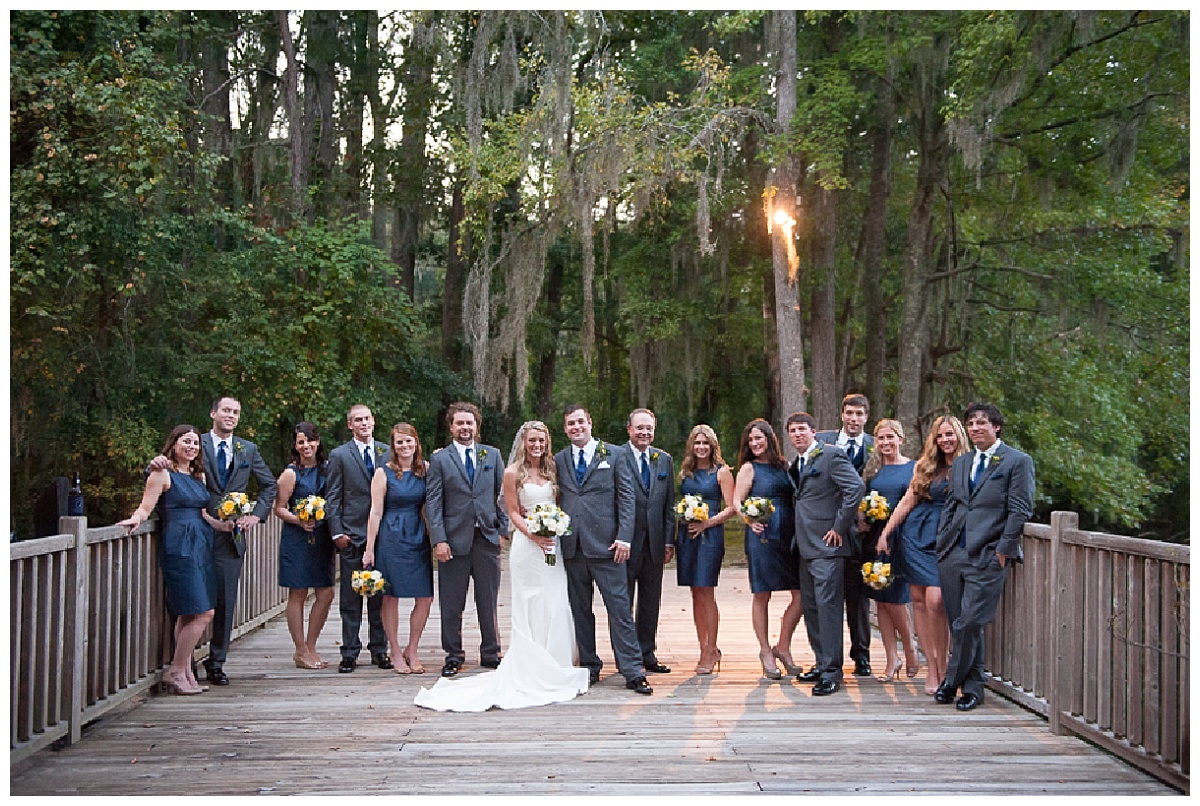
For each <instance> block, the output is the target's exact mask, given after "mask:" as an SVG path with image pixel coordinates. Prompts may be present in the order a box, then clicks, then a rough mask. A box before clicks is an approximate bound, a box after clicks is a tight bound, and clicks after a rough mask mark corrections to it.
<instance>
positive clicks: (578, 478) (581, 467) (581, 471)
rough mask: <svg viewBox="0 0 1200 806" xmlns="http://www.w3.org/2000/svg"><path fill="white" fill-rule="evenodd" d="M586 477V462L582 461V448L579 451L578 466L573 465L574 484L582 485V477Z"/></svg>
mask: <svg viewBox="0 0 1200 806" xmlns="http://www.w3.org/2000/svg"><path fill="white" fill-rule="evenodd" d="M586 475H587V462H585V461H583V448H580V449H579V464H577V465H575V482H576V483H577V484H583V477H584V476H586Z"/></svg>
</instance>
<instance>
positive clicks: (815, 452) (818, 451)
mask: <svg viewBox="0 0 1200 806" xmlns="http://www.w3.org/2000/svg"><path fill="white" fill-rule="evenodd" d="M824 452H825V451H823V450H821V449H820V448H816V449H814V450H813V452H812V453H810V454H809V458H810V459H816V458H817V457H818V456H820V455H821V454H823V453H824Z"/></svg>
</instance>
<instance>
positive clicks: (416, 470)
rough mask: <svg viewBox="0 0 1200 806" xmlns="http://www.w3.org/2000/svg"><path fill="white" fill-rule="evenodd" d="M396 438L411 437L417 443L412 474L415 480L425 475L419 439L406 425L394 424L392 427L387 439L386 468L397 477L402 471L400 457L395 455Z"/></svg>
mask: <svg viewBox="0 0 1200 806" xmlns="http://www.w3.org/2000/svg"><path fill="white" fill-rule="evenodd" d="M396 437H412V438H413V439H415V440H416V441H417V450H416V451H415V452H414V453H413V458H412V474H413V475H414V476H416V477H417V478H422V477H424V475H425V456H424V455H423V454H422V453H421V437H420V435H419V434H417V429H416V428H414V427H413V426H411V425H409V424H408V423H396V424H395V425H393V426H392V434H391V436H389V437H388V451H389V453H390V455H389V456H388V467H390V468H391V469H392V470H394V471H396V475H397V476H399V475H400V474H401V473H403V472H404V471H403V470H401V469H400V457H399V456H397V455H396Z"/></svg>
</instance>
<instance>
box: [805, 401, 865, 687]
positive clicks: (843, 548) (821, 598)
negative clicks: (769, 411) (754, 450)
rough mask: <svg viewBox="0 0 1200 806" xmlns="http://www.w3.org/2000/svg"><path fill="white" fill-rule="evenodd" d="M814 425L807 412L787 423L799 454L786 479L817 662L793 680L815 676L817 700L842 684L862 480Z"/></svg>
mask: <svg viewBox="0 0 1200 806" xmlns="http://www.w3.org/2000/svg"><path fill="white" fill-rule="evenodd" d="M815 425H816V421H815V420H813V418H812V415H810V414H807V413H805V412H798V413H796V414H791V415H789V416H788V419H787V432H788V438H789V439H790V440H791V441H792V446H793V447H795V449H796V452H797V453H798V454H799V455H798V456H797V457H796V459H795V460H793V461H792V463H791V464H790V465H789V466H788V475H789V476H790V477H791V479H792V483H793V484H794V485H795V487H796V538H795V540H796V549H797V551H798V552H799V554H800V597H801V599H802V600H803V603H804V624H805V627H806V628H807V629H808V641H809V643H810V644H811V645H812V649H813V654H815V655H816V658H817V664H816V667H815V668H814V669H813V670H812V671H811V672H809V673H808V674H803V675H797V679H799V680H812V679H814V678H815V679H816V683H815V685H814V686H813V695H815V696H818V697H820V696H824V695H827V694H833V693H834V692H836V691H837V690H838V688H839V687H840V686H841V682H842V605H843V597H844V595H845V592H844V589H843V586H844V581H845V570H846V569H845V566H846V563H847V562H848V560H849V559H850V543H849V540H848V538H849V536H850V534H851V530H852V529H853V528H854V520H855V515H856V514H857V513H858V502H859V501H861V500H862V497H863V481H862V478H861V477H860V476H859V475H858V473H856V472H855V471H854V465H852V464H851V463H850V459H849V458H847V456H846V454H845V453H844V452H843V451H839V450H835V449H833V448H831V447H830V446H823V445H822V443H819V442H817V441H816V439H815V437H816V428H815ZM826 448H829V449H828V450H827V449H826Z"/></svg>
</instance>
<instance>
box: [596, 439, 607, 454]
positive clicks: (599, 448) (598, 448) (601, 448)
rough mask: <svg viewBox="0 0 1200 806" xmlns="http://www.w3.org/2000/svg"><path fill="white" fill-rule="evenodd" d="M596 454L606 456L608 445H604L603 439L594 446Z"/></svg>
mask: <svg viewBox="0 0 1200 806" xmlns="http://www.w3.org/2000/svg"><path fill="white" fill-rule="evenodd" d="M596 455H597V456H600V457H607V456H608V446H607V445H605V444H604V442H603V441H601V442H600V444H599V445H597V446H596Z"/></svg>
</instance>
